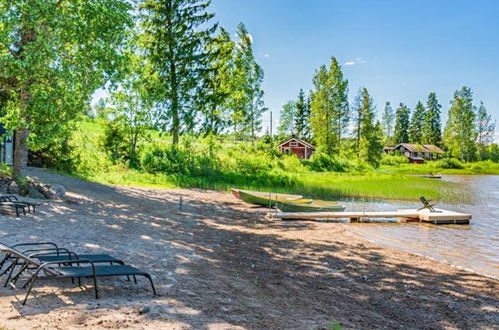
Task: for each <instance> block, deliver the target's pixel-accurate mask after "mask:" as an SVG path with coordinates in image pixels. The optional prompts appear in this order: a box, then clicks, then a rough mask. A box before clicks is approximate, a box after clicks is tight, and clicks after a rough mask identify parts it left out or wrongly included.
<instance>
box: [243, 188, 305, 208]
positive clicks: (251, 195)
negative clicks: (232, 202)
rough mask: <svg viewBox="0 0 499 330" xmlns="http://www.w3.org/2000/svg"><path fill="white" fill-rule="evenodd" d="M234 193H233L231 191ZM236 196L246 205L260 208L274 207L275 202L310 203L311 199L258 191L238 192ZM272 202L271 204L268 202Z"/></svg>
mask: <svg viewBox="0 0 499 330" xmlns="http://www.w3.org/2000/svg"><path fill="white" fill-rule="evenodd" d="M233 193H234V191H233ZM237 196H238V198H239V199H240V200H242V201H245V202H246V203H250V204H256V205H262V206H269V205H270V204H272V206H275V203H276V201H277V202H281V201H283V202H285V201H291V200H292V201H293V202H295V203H311V202H312V200H311V199H303V196H301V195H287V194H277V193H269V192H259V191H249V190H238V191H237ZM270 201H272V202H270Z"/></svg>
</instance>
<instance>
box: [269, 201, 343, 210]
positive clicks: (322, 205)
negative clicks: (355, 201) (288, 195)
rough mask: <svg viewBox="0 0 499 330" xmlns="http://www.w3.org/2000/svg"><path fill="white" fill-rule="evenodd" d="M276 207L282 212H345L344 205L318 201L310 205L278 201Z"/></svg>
mask: <svg viewBox="0 0 499 330" xmlns="http://www.w3.org/2000/svg"><path fill="white" fill-rule="evenodd" d="M276 207H277V208H278V209H279V210H281V211H282V212H342V211H344V210H345V206H344V205H341V204H338V203H336V202H330V201H323V200H319V199H314V200H313V201H312V202H310V203H296V202H295V201H278V202H277V206H276Z"/></svg>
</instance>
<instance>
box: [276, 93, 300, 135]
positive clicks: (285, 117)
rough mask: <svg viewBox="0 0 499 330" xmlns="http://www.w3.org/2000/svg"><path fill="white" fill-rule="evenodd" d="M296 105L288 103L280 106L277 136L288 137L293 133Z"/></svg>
mask: <svg viewBox="0 0 499 330" xmlns="http://www.w3.org/2000/svg"><path fill="white" fill-rule="evenodd" d="M296 110H297V107H296V103H295V102H293V101H289V102H288V103H286V104H285V105H283V106H282V110H281V116H280V118H279V127H278V129H277V131H278V133H279V135H283V136H289V135H292V134H294V133H295V116H296Z"/></svg>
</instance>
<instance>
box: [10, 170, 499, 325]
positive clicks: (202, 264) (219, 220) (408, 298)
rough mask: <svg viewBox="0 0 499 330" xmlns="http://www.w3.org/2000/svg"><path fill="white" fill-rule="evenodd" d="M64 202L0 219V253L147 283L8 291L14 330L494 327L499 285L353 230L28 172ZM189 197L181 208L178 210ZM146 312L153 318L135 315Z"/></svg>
mask: <svg viewBox="0 0 499 330" xmlns="http://www.w3.org/2000/svg"><path fill="white" fill-rule="evenodd" d="M30 175H31V176H36V177H38V178H40V179H41V180H42V181H44V182H48V183H60V184H62V185H64V186H65V187H66V189H67V191H68V196H69V198H70V199H69V201H45V200H44V201H37V202H38V203H40V206H39V207H38V210H37V213H36V214H34V215H29V216H27V217H22V218H15V217H13V216H12V214H11V210H8V209H7V210H5V211H4V212H3V214H2V215H0V224H1V225H0V242H2V243H5V244H15V243H19V242H27V241H45V240H50V241H54V242H57V243H58V244H59V245H60V246H63V247H67V248H69V249H71V250H74V251H75V252H77V253H108V254H111V255H113V256H116V257H118V258H120V259H123V260H124V261H125V262H126V263H128V264H131V265H133V266H136V267H139V268H142V269H144V270H146V271H148V272H150V273H151V275H152V276H153V279H154V282H155V284H156V287H157V290H158V292H159V296H156V297H153V295H152V292H151V290H150V287H149V284H148V283H147V281H145V280H143V279H139V283H138V284H137V285H135V284H134V283H133V282H128V281H126V279H102V280H99V284H100V293H101V299H99V300H95V299H94V296H93V289H92V285H91V282H90V281H89V280H85V281H84V282H83V285H82V287H79V286H78V285H77V284H72V283H71V281H70V280H67V281H65V282H63V284H61V282H50V281H48V282H41V283H39V284H38V285H36V287H35V289H34V291H33V294H32V296H31V297H30V299H29V300H28V302H27V305H26V306H21V304H20V300H21V299H22V298H24V294H25V291H24V290H19V291H15V290H13V289H11V288H4V287H3V281H2V286H1V287H0V310H1V311H2V313H1V315H0V328H1V326H3V327H6V328H7V329H83V328H85V329H117V328H120V329H121V328H127V329H253V328H255V329H283V328H286V329H328V327H329V326H330V325H331V324H333V323H334V322H339V323H341V325H342V326H343V328H345V329H350V328H352V329H373V328H387V329H394V328H420V329H427V328H431V329H478V328H480V329H496V327H497V324H499V285H498V284H499V282H498V281H496V280H493V279H490V278H487V277H483V276H480V275H477V274H474V273H470V272H466V271H464V270H459V269H456V268H453V267H450V266H448V265H445V264H442V263H439V262H436V261H433V260H430V259H426V258H424V257H420V256H416V255H413V254H410V253H406V252H402V251H398V250H394V249H390V248H387V247H383V246H379V245H375V244H373V243H370V242H368V241H366V240H364V239H362V238H361V237H360V236H358V235H357V234H355V233H354V232H353V231H351V230H349V226H348V225H347V224H340V223H315V222H282V221H271V220H269V219H268V218H267V217H266V216H265V214H266V212H265V209H261V208H254V207H251V206H249V205H247V204H244V203H242V202H240V201H238V200H236V199H235V198H234V197H233V196H232V195H230V194H228V193H221V192H214V191H202V190H182V189H179V190H165V189H151V188H136V187H116V186H105V185H100V184H95V183H89V182H85V181H81V180H78V179H75V178H70V177H66V176H61V175H57V174H52V173H49V172H46V171H44V170H40V169H31V171H30ZM181 198H182V201H183V207H182V210H180V209H179V201H180V199H181ZM144 307H148V308H150V311H149V312H148V313H143V314H141V313H139V312H138V311H139V309H141V308H144Z"/></svg>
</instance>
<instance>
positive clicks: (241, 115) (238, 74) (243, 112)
mask: <svg viewBox="0 0 499 330" xmlns="http://www.w3.org/2000/svg"><path fill="white" fill-rule="evenodd" d="M237 36H238V38H239V42H238V45H237V47H236V57H235V62H236V64H235V73H234V77H235V85H236V86H238V89H237V90H236V92H235V97H234V98H233V100H232V105H233V110H234V112H233V118H234V119H233V123H234V130H235V131H237V129H238V128H239V130H241V131H242V132H247V133H249V134H250V136H251V140H252V143H253V144H254V141H255V137H256V132H258V131H260V130H261V128H262V115H263V113H264V112H265V111H267V108H265V105H264V102H263V96H264V93H263V89H262V83H263V69H262V68H261V67H260V65H258V63H257V62H256V59H255V55H254V53H253V39H252V37H251V35H250V34H249V32H248V30H247V29H246V27H245V26H244V24H243V23H240V24H239V26H238V28H237Z"/></svg>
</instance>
